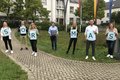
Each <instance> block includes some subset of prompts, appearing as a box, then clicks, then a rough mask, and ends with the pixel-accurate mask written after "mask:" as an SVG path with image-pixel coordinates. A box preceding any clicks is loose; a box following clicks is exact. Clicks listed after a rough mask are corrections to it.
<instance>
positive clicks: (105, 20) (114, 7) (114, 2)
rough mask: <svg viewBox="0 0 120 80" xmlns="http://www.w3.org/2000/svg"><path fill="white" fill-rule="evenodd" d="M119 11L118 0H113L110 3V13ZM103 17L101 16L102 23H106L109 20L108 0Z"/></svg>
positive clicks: (119, 3)
mask: <svg viewBox="0 0 120 80" xmlns="http://www.w3.org/2000/svg"><path fill="white" fill-rule="evenodd" d="M118 11H120V0H113V4H112V11H111V12H112V13H113V12H118ZM104 16H105V17H104V18H102V20H101V21H102V23H108V22H109V2H106V9H105V15H104Z"/></svg>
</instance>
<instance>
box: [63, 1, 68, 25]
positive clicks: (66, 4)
mask: <svg viewBox="0 0 120 80" xmlns="http://www.w3.org/2000/svg"><path fill="white" fill-rule="evenodd" d="M63 5H64V25H66V13H67V6H68V0H63Z"/></svg>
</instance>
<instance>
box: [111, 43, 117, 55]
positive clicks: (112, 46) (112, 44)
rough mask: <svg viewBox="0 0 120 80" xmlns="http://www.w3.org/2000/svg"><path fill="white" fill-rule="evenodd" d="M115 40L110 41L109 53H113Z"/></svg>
mask: <svg viewBox="0 0 120 80" xmlns="http://www.w3.org/2000/svg"><path fill="white" fill-rule="evenodd" d="M115 42H116V41H111V53H110V55H113V52H114V47H115Z"/></svg>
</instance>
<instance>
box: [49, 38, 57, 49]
mask: <svg viewBox="0 0 120 80" xmlns="http://www.w3.org/2000/svg"><path fill="white" fill-rule="evenodd" d="M50 39H51V44H52V49H53V50H57V37H56V36H50Z"/></svg>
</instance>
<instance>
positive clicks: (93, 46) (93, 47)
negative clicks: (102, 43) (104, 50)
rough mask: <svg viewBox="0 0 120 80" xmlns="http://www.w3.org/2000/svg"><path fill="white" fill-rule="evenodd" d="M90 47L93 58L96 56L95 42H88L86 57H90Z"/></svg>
mask: <svg viewBox="0 0 120 80" xmlns="http://www.w3.org/2000/svg"><path fill="white" fill-rule="evenodd" d="M90 45H91V46H92V56H94V55H95V41H88V40H87V41H86V55H87V56H88V53H89V48H90Z"/></svg>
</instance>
